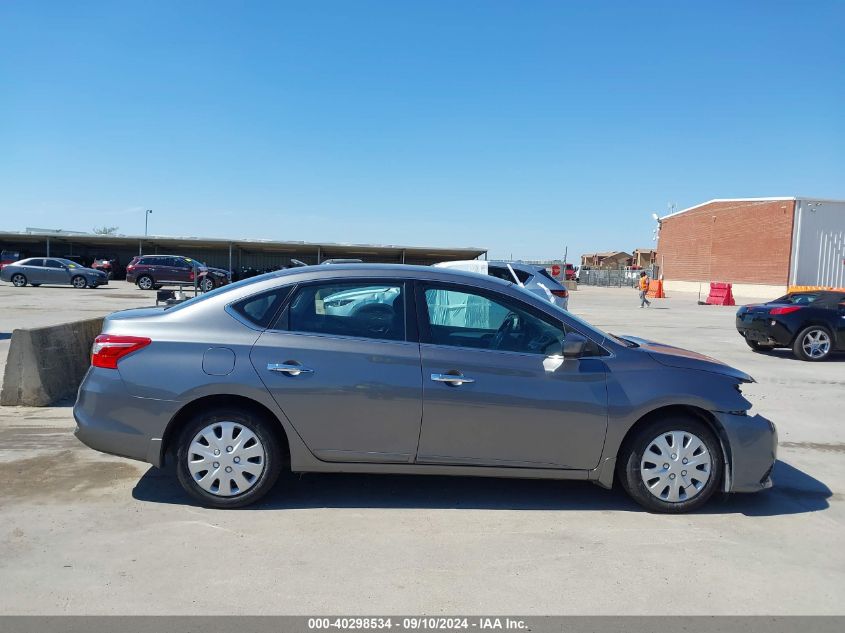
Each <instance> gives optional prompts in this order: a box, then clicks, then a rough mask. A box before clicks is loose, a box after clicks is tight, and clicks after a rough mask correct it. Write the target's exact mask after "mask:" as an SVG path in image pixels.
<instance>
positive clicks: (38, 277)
mask: <svg viewBox="0 0 845 633" xmlns="http://www.w3.org/2000/svg"><path fill="white" fill-rule="evenodd" d="M0 280H2V281H9V282H11V283H12V284H13V285H14V286H16V287H18V288H23V287H24V286H26V285H27V284H30V285H33V286H40V285H41V284H52V285H61V286H66V285H71V286H73V287H74V288H96V287H97V286H105V285H107V284H108V283H109V278H108V275H106V273H104V272H102V271H99V270H94V269H93V268H85V267H84V266H81V265H79V264H77V263H76V262H73V261H71V260H69V259H62V258H60V257H30V258H28V259H22V260H21V261H19V262H15V263H14V264H7V265H6V266H4V267H3V270H0Z"/></svg>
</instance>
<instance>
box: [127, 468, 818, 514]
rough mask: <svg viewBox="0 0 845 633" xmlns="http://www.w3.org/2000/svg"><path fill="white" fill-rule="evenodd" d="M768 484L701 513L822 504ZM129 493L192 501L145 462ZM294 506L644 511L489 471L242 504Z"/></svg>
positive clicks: (803, 488)
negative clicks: (494, 475)
mask: <svg viewBox="0 0 845 633" xmlns="http://www.w3.org/2000/svg"><path fill="white" fill-rule="evenodd" d="M773 477H774V479H775V487H774V488H773V489H771V490H767V491H764V492H761V493H758V494H749V495H746V494H743V495H719V497H717V498H714V499H713V500H711V502H710V503H709V504H708V505H707V506H705V508H704V509H703V510H702V511H701V512H702V513H706V514H744V515H746V516H777V515H785V514H799V513H803V512H816V511H819V510H824V509H826V508H827V507H828V502H827V499H828V498H829V497H830V496H831V495H832V493H831V491H830V489H829V488H828V487H827V486H826V485H825V484H824V483H822V482H821V481H819V480H817V479H815V478H814V477H812V476H810V475H808V474H807V473H805V472H803V471H801V470H799V469H797V468H794V467H793V466H790V465H789V464H787V463H785V462H782V461H778V462H777V464H775V469H774V474H773ZM132 496H133V497H134V498H135V499H138V500H139V501H146V502H150V503H175V504H186V505H195V502H194V501H193V500H192V499H191V498H190V497H189V496H188V495H186V494H185V493H184V492H183V491H182V488H181V487H180V486H179V484H178V482H177V481H176V476H175V474H174V473H171V472H166V471H163V470H159V469H156V468H150V469H149V470H148V471H147V472H146V473H145V474H144V475H143V476H142V477H141V479H140V480H139V481H138V483H137V485H136V486H135V488H134V490H133V491H132ZM293 508H297V509H302V508H424V509H472V510H561V511H565V510H615V511H622V512H644V510H642V509H641V508H640V506H638V505H637V504H636V503H634V502H633V501H631V500H630V499H629V498H628V496H627V495H626V494H625V493H624V492H623V491H622V489H621V488H620V487H619V486H615V487H614V489H613V490H604V489H602V488H599V487H597V486H595V485H593V484H591V483H588V482H581V481H578V482H576V481H552V480H537V479H533V480H532V479H491V478H484V477H441V476H426V475H359V474H324V473H306V474H303V475H296V474H285V475H283V476H282V477H281V479H280V481H279V483H278V485H277V486H276V488H275V489H274V490H273V491H272V492H271V493H270V494H269V495H268V496H267V497H265V499H264V501H262V502H261V503H259V504H257V505H255V506H251V507H250V508H249V509H250V510H283V509H293Z"/></svg>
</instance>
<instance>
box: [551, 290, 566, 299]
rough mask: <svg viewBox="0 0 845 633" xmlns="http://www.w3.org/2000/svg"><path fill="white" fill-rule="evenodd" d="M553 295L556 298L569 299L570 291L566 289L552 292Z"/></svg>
mask: <svg viewBox="0 0 845 633" xmlns="http://www.w3.org/2000/svg"><path fill="white" fill-rule="evenodd" d="M552 294H553V295H554V296H556V297H560V298H561V299H567V298H569V291H568V290H566V289H563V290H552Z"/></svg>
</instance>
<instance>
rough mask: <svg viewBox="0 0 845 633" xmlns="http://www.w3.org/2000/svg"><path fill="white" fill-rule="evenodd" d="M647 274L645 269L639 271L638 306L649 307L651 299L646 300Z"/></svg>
mask: <svg viewBox="0 0 845 633" xmlns="http://www.w3.org/2000/svg"><path fill="white" fill-rule="evenodd" d="M647 295H648V275H646V274H645V271H643V272H641V273H640V307H641V308H644V307H645V306H648V307H649V308H650V307H651V301H649V300H648V296H647Z"/></svg>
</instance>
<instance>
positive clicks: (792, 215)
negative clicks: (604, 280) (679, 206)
mask: <svg viewBox="0 0 845 633" xmlns="http://www.w3.org/2000/svg"><path fill="white" fill-rule="evenodd" d="M659 224H660V232H659V241H658V248H657V251H658V252H657V264H658V265H659V266H660V267H661V274H662V275H663V279H664V284H665V286H666V288H667V290H673V289H674V290H681V291H682V290H689V291H698V290H699V288H700V286H702V285H704V284H707V283H709V282H711V281H724V282H730V283H733V284H734V294H739V295H745V296H751V297H758V296H759V297H772V296H776V295H778V294H783V293H784V292H785V291H786V290H787V288H788V287H790V286H825V287H827V286H830V287H842V286H845V201H836V200H813V199H804V198H746V199H733V200H711V201H710V202H705V203H703V204H699V205H696V206H693V207H690V208H688V209H684V210H683V211H678V212H677V213H673V214H671V215H667V216H665V217H663V218H660V220H659Z"/></svg>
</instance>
